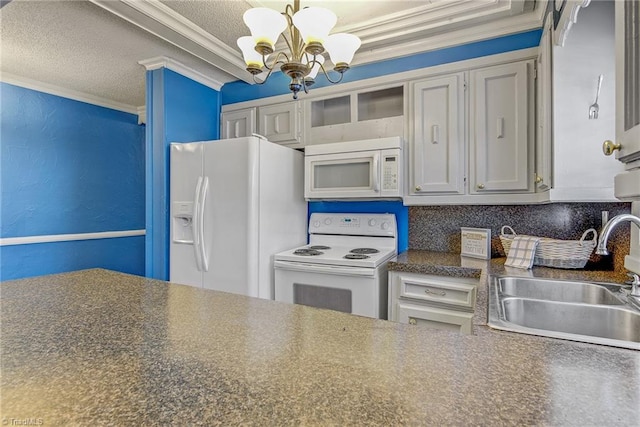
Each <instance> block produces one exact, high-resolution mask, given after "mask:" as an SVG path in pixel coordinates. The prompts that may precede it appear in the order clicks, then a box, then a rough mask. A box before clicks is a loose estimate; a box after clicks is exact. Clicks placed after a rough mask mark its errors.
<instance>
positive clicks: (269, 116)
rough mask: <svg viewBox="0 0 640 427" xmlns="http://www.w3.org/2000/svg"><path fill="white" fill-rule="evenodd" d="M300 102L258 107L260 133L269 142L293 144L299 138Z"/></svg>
mask: <svg viewBox="0 0 640 427" xmlns="http://www.w3.org/2000/svg"><path fill="white" fill-rule="evenodd" d="M301 105H302V103H300V102H295V101H292V102H285V103H283V104H275V105H267V106H265V107H259V108H258V118H259V119H258V122H259V125H260V132H258V133H260V135H262V136H264V137H266V138H267V139H268V140H269V141H271V142H278V143H281V144H294V143H298V142H300V140H301V135H300V112H301V110H300V108H301V107H300V106H301Z"/></svg>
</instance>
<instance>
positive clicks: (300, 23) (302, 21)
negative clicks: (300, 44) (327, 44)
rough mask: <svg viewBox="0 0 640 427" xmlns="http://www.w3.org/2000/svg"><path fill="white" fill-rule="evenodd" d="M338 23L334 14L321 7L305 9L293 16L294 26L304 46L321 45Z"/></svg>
mask: <svg viewBox="0 0 640 427" xmlns="http://www.w3.org/2000/svg"><path fill="white" fill-rule="evenodd" d="M336 22H338V18H337V17H336V14H335V13H333V12H332V11H330V10H329V9H325V8H323V7H307V8H305V9H302V10H300V11H298V12H296V13H295V15H293V25H295V26H296V28H297V29H298V31H300V35H301V36H302V41H304V43H305V44H307V45H308V44H313V43H320V44H323V43H324V41H325V40H326V38H327V36H328V35H329V32H330V31H331V30H332V29H333V27H334V26H335V25H336Z"/></svg>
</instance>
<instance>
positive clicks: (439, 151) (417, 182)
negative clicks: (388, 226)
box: [410, 73, 464, 194]
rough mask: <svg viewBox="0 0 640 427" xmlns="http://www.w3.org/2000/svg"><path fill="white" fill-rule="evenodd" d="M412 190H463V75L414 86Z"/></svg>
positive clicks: (424, 81)
mask: <svg viewBox="0 0 640 427" xmlns="http://www.w3.org/2000/svg"><path fill="white" fill-rule="evenodd" d="M412 92H413V141H412V142H413V182H412V184H413V185H412V186H411V190H410V191H411V193H413V194H425V193H449V194H463V193H464V112H463V108H464V74H463V73H457V74H453V75H451V76H446V77H440V78H432V79H427V80H423V81H420V82H417V83H415V84H413V85H412Z"/></svg>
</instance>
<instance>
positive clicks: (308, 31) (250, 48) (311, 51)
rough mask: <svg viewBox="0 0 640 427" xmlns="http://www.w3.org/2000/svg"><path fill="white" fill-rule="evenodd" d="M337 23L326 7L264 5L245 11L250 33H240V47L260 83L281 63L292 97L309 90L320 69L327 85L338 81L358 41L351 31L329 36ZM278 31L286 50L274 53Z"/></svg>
mask: <svg viewBox="0 0 640 427" xmlns="http://www.w3.org/2000/svg"><path fill="white" fill-rule="evenodd" d="M336 21H337V18H336V15H335V14H334V13H333V12H332V11H330V10H328V9H325V8H321V7H306V8H304V9H300V0H294V3H293V6H292V5H290V4H288V5H287V6H286V8H285V11H284V12H283V13H279V12H277V11H275V10H273V9H269V8H264V7H259V8H254V9H249V10H247V11H246V12H245V14H244V22H245V24H246V25H247V27H249V30H250V31H251V36H250V37H249V36H245V37H240V38H239V39H238V47H240V50H241V51H242V55H243V57H244V60H245V63H246V64H247V71H248V72H249V73H251V74H252V75H253V81H254V82H255V83H257V84H264V83H265V82H266V81H267V79H268V78H269V76H270V75H271V73H272V72H273V71H274V70H275V69H276V68H278V67H279V69H280V71H282V72H283V73H285V74H286V75H287V76H289V78H290V79H291V81H290V83H289V89H290V90H291V91H292V92H293V99H297V98H298V92H299V91H300V90H304V91H305V93H307V92H308V87H309V86H311V85H312V84H313V83H314V82H315V76H316V75H317V74H318V73H319V72H320V70H322V73H323V74H324V76H325V78H326V79H327V80H328V81H329V82H330V83H339V82H340V81H342V77H343V76H344V73H345V72H346V71H347V70H348V69H349V66H350V63H351V61H352V60H353V56H354V54H355V52H356V50H358V48H359V47H360V44H361V42H360V39H359V38H358V37H356V36H354V35H352V34H345V33H340V34H333V35H329V32H330V31H331V30H332V29H333V27H334V26H335V24H336ZM285 30H286V31H285ZM280 35H282V38H283V39H284V42H285V43H286V48H285V49H282V50H278V51H276V50H275V46H276V45H277V42H278V39H279V38H280ZM325 50H326V51H327V52H328V54H329V56H330V58H331V61H332V62H333V64H334V65H333V71H335V72H337V73H338V74H339V76H338V78H337V79H335V80H334V79H332V78H331V77H330V76H329V74H328V73H327V70H326V68H325V66H324V62H325V57H324V56H323V54H324V51H325ZM270 55H271V57H270V58H269V56H270ZM261 74H265V75H266V76H265V77H264V79H258V78H257V77H256V76H258V75H261Z"/></svg>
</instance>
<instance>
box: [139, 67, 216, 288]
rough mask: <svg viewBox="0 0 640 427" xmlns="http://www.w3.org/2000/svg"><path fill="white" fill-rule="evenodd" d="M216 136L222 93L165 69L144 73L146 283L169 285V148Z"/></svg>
mask: <svg viewBox="0 0 640 427" xmlns="http://www.w3.org/2000/svg"><path fill="white" fill-rule="evenodd" d="M219 135H220V92H218V91H216V90H214V89H211V88H208V87H206V86H204V85H202V84H200V83H197V82H195V81H193V80H191V79H189V78H187V77H184V76H182V75H180V74H178V73H175V72H173V71H171V70H169V69H166V68H160V69H158V70H153V71H148V72H147V135H146V146H147V156H146V158H147V163H146V200H145V205H146V210H147V215H146V221H145V222H146V229H147V234H146V240H145V252H146V253H145V274H146V276H147V277H153V278H155V279H162V280H169V242H170V239H169V238H170V236H169V201H170V195H169V179H170V177H169V160H170V158H169V144H171V143H172V142H193V141H202V140H211V139H218V138H219Z"/></svg>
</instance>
